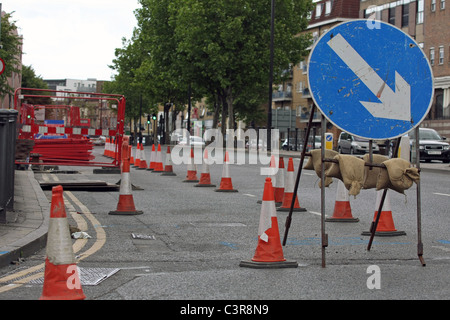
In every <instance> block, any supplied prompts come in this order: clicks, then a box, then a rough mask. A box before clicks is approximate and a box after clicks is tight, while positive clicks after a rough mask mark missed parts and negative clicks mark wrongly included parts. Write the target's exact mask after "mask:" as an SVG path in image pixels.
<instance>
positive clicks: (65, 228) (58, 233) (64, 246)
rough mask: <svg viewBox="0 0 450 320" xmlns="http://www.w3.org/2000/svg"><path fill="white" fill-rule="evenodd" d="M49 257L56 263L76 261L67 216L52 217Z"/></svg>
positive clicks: (49, 231)
mask: <svg viewBox="0 0 450 320" xmlns="http://www.w3.org/2000/svg"><path fill="white" fill-rule="evenodd" d="M47 237H48V238H47V258H48V260H49V261H50V262H51V263H52V264H54V265H61V264H72V263H75V256H74V254H73V248H72V240H71V237H70V231H69V222H68V221H67V218H50V221H49V226H48V236H47Z"/></svg>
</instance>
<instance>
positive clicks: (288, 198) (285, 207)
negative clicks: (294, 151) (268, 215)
mask: <svg viewBox="0 0 450 320" xmlns="http://www.w3.org/2000/svg"><path fill="white" fill-rule="evenodd" d="M293 196H294V161H293V160H292V158H289V162H288V168H287V172H286V186H285V189H284V196H283V203H282V204H281V206H280V207H279V208H277V211H289V210H290V209H291V203H292V198H293ZM302 211H306V209H305V208H301V207H300V204H299V202H298V196H297V195H295V202H294V208H293V209H292V212H302Z"/></svg>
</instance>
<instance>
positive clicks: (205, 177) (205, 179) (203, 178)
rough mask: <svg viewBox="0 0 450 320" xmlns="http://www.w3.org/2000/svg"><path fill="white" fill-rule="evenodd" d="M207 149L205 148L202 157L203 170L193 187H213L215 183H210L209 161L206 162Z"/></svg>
mask: <svg viewBox="0 0 450 320" xmlns="http://www.w3.org/2000/svg"><path fill="white" fill-rule="evenodd" d="M208 161H209V160H208V150H206V149H205V153H204V157H203V170H202V173H201V175H200V182H199V183H198V184H196V185H195V186H194V187H215V186H216V185H215V184H211V174H210V172H209V163H208Z"/></svg>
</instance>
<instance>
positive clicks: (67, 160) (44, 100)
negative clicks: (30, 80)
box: [14, 88, 126, 167]
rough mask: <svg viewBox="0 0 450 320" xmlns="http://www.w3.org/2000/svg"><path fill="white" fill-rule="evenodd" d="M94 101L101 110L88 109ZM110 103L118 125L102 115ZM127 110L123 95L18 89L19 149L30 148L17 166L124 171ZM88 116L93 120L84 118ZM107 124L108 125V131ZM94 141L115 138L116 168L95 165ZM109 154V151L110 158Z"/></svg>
mask: <svg viewBox="0 0 450 320" xmlns="http://www.w3.org/2000/svg"><path fill="white" fill-rule="evenodd" d="M75 101H76V102H75ZM93 101H94V102H96V103H98V105H95V106H94V105H92V104H91V105H89V104H88V102H93ZM108 102H110V103H116V107H117V118H116V119H114V118H112V117H110V118H106V117H105V116H104V115H102V114H101V112H102V110H103V109H104V108H103V105H104V104H106V103H108ZM99 105H100V107H99ZM125 105H126V101H125V97H124V96H122V95H113V94H103V93H92V92H70V94H69V93H68V92H66V91H60V90H48V89H34V88H33V89H32V88H18V89H16V90H15V92H14V108H15V110H17V111H18V112H19V117H18V119H17V126H18V129H19V132H18V141H17V143H18V145H26V144H28V142H31V146H30V147H29V149H28V150H27V152H26V157H23V158H22V159H18V160H16V164H25V165H26V164H35V165H52V166H55V165H64V166H101V167H119V166H120V161H121V156H120V153H121V145H122V140H123V136H124V119H125ZM106 109H108V108H106ZM92 110H94V111H92ZM94 113H95V114H94ZM97 113H99V114H97ZM83 114H85V115H86V116H87V117H88V118H82V115H83ZM89 117H90V118H89ZM97 119H100V120H97ZM106 122H108V125H105V126H104V124H105V123H106ZM92 136H105V137H108V138H110V139H112V138H114V144H113V145H112V147H113V148H114V152H113V161H112V162H110V163H107V162H96V161H94V157H93V156H92V155H91V150H92V148H93V144H92V142H91V140H90V139H91V137H92ZM110 141H111V140H110ZM108 147H111V145H110V144H109V145H108ZM68 151H70V152H68ZM105 151H106V145H105ZM110 152H111V150H108V155H109V153H110Z"/></svg>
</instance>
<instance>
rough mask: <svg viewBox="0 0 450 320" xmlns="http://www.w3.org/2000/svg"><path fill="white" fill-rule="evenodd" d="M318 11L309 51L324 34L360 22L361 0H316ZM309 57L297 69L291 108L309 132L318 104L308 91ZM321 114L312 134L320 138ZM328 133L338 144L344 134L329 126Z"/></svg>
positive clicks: (301, 127)
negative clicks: (312, 110)
mask: <svg viewBox="0 0 450 320" xmlns="http://www.w3.org/2000/svg"><path fill="white" fill-rule="evenodd" d="M313 3H314V4H315V7H314V10H313V11H312V12H311V13H310V17H311V18H310V19H311V20H310V22H309V25H308V28H307V31H306V32H309V33H311V36H312V43H311V46H310V47H309V50H311V49H312V47H313V46H314V43H315V42H316V41H317V40H318V39H319V38H320V36H321V35H322V34H324V33H325V32H327V31H328V30H329V29H331V28H333V27H334V26H335V25H337V24H339V23H342V22H345V21H349V20H352V19H357V18H359V0H320V1H317V0H313ZM307 67H308V57H306V58H305V60H303V61H301V62H300V63H299V64H297V65H296V66H295V67H293V69H292V70H293V74H292V102H291V106H292V108H293V109H294V110H295V111H296V115H297V125H296V127H297V128H298V130H303V131H305V130H306V128H307V125H308V121H309V118H310V114H311V108H312V106H313V104H314V102H313V99H312V96H311V93H310V90H309V87H308V77H307V72H308V69H307ZM320 119H321V116H320V111H319V110H318V109H317V108H316V112H315V113H314V118H313V122H312V130H313V131H312V133H311V134H314V133H315V134H317V135H318V134H319V133H320V130H321V128H320V127H321V121H320ZM327 132H331V133H333V135H334V137H335V139H334V140H335V141H337V136H338V135H339V133H340V130H338V129H337V128H335V127H333V126H331V125H328V127H327Z"/></svg>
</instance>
